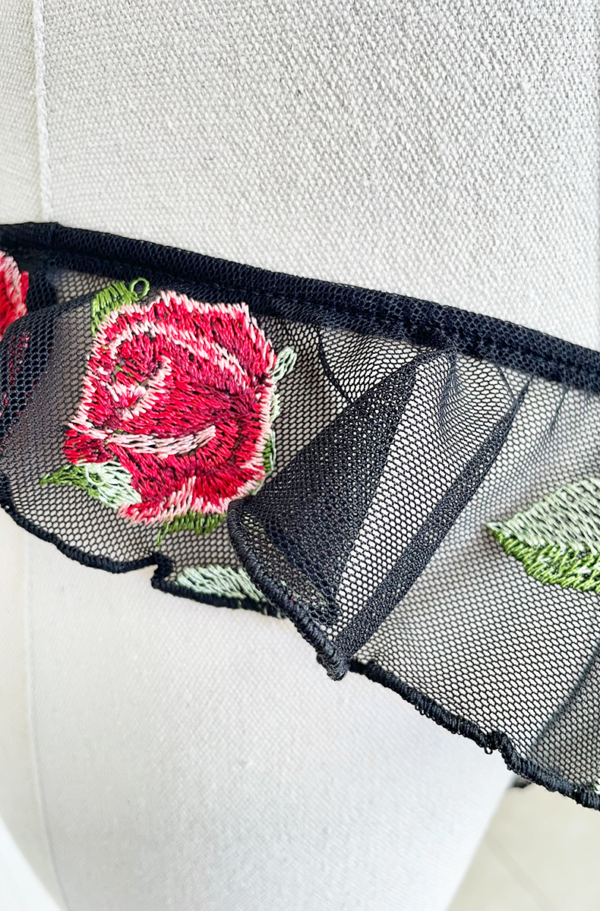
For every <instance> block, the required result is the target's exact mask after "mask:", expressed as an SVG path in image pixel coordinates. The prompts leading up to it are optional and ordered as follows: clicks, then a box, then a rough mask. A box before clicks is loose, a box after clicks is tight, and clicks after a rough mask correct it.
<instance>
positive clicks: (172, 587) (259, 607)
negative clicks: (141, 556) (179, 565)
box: [151, 567, 283, 620]
mask: <svg viewBox="0 0 600 911" xmlns="http://www.w3.org/2000/svg"><path fill="white" fill-rule="evenodd" d="M171 572H172V570H171V569H169V570H168V572H167V573H163V571H162V570H161V568H160V567H157V570H156V572H155V573H154V575H153V576H152V580H151V582H152V588H156V589H158V590H159V591H161V592H166V594H168V595H176V596H177V597H178V598H189V600H190V601H197V602H198V603H199V604H209V605H210V606H211V607H227V608H229V609H230V610H251V611H254V612H255V613H258V614H263V615H264V616H266V617H276V618H277V619H279V620H281V619H283V614H282V613H281V611H279V610H278V609H277V608H276V607H273V605H272V604H269V603H268V602H267V601H263V602H258V601H253V600H252V598H223V597H220V596H218V595H208V594H206V595H205V594H200V593H198V592H195V591H193V589H191V588H186V587H185V585H178V584H177V582H170V581H169V580H168V579H166V578H165V575H167V576H168V575H170V574H171Z"/></svg>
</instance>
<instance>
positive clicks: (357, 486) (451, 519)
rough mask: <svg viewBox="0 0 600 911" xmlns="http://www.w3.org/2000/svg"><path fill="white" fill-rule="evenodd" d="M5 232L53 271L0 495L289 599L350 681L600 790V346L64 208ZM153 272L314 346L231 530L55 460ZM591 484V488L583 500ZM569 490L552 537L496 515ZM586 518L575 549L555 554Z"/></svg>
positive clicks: (17, 403) (17, 334)
mask: <svg viewBox="0 0 600 911" xmlns="http://www.w3.org/2000/svg"><path fill="white" fill-rule="evenodd" d="M0 248H1V249H2V250H4V251H6V252H7V253H9V254H10V255H11V256H12V257H13V258H14V260H15V261H16V262H17V263H18V266H19V269H20V270H21V271H22V272H25V271H26V272H27V273H28V275H29V290H28V292H27V301H26V303H27V311H28V312H27V315H26V316H22V317H21V318H20V319H17V320H16V321H15V322H13V323H12V325H11V326H10V327H9V328H8V330H7V332H6V334H5V336H4V339H3V341H2V342H1V343H0V497H1V502H2V506H3V507H4V509H6V510H7V511H8V512H9V513H10V514H11V515H12V516H13V517H14V518H15V520H16V521H17V522H19V523H20V524H21V525H23V526H25V527H26V528H27V529H29V530H30V531H32V532H33V533H35V534H37V535H39V536H40V537H42V538H45V539H46V540H48V541H51V542H53V543H54V544H56V545H57V546H58V547H59V548H60V549H61V550H63V552H64V553H65V554H67V555H68V556H70V557H72V558H74V559H77V560H80V561H81V562H83V563H85V564H87V565H90V566H96V567H100V568H104V569H106V570H109V571H112V572H126V571H128V570H131V569H135V568H137V567H141V566H146V565H155V566H156V571H155V575H154V579H153V585H155V586H156V587H157V588H160V589H162V590H164V591H166V592H170V593H172V594H175V595H181V596H184V597H188V598H195V599H196V600H199V601H202V602H204V603H211V604H215V605H217V606H223V607H235V608H240V607H241V608H249V609H253V610H259V611H262V612H264V613H268V614H272V615H276V616H285V617H289V618H290V619H291V620H292V621H293V623H294V624H295V625H296V627H297V628H298V630H299V632H300V633H301V634H302V635H303V636H304V637H305V638H306V639H307V640H308V641H309V642H310V643H311V644H312V645H313V646H314V648H315V649H316V652H317V655H318V660H319V661H320V662H321V663H322V664H323V666H324V668H325V669H326V671H327V673H328V674H329V675H330V676H331V677H332V678H334V679H340V678H342V677H343V676H344V675H345V674H346V672H348V671H353V672H358V673H362V674H365V675H366V676H368V677H370V678H371V679H372V680H374V681H377V682H379V683H381V684H383V685H385V686H387V687H390V688H392V689H394V690H396V691H397V692H398V693H399V694H400V695H402V696H403V697H404V698H406V699H408V700H409V701H411V702H412V703H413V704H415V705H416V706H417V708H418V709H419V710H420V711H421V712H423V713H425V714H427V715H429V716H431V717H432V718H434V719H435V720H436V721H437V722H438V723H440V724H443V725H444V726H446V727H448V728H449V729H451V730H453V731H455V732H458V733H461V734H464V735H466V736H468V737H470V738H472V739H473V740H475V741H476V742H477V743H479V744H480V745H481V746H482V747H484V748H485V749H487V750H494V749H498V750H500V751H501V752H502V755H503V756H504V758H505V760H506V762H507V764H508V765H509V766H510V767H511V768H512V769H514V770H515V771H516V772H518V773H519V774H521V775H523V776H524V777H527V778H530V779H532V780H534V781H537V782H539V783H541V784H544V785H546V786H547V787H549V788H553V789H557V790H560V791H561V792H563V793H565V794H568V795H569V796H571V797H574V798H575V799H576V800H577V801H579V802H580V803H582V804H584V805H587V806H590V807H596V808H600V667H599V664H598V643H599V636H600V599H599V595H598V592H599V591H600V582H598V581H597V579H596V576H595V575H594V573H595V572H596V571H597V570H596V564H595V560H596V558H597V552H596V550H595V537H594V536H595V534H596V528H597V525H596V519H597V516H596V513H595V512H594V501H593V497H592V493H593V491H594V490H595V488H594V486H593V479H596V478H598V477H600V448H599V445H600V431H599V430H598V428H599V427H600V397H599V394H598V393H599V392H600V370H599V366H600V355H598V354H596V353H595V352H591V351H587V350H585V349H581V348H577V347H575V346H573V345H569V344H567V343H565V342H562V341H560V340H558V339H550V338H546V337H544V336H542V335H540V334H539V333H536V332H533V331H530V330H526V329H522V328H520V327H516V326H512V325H510V324H507V323H500V322H498V321H495V320H491V319H488V318H485V317H482V316H480V315H478V314H468V313H465V312H461V311H456V310H452V309H450V308H443V307H440V306H438V305H435V304H430V303H427V302H423V301H414V300H410V299H408V298H402V297H395V296H393V295H386V294H380V293H377V292H369V291H363V290H360V289H353V288H345V287H342V286H337V285H327V284H326V283H322V282H314V281H310V280H306V279H298V278H294V277H291V276H285V275H273V274H271V273H265V272H261V271H260V270H257V269H250V268H249V267H244V266H239V265H237V264H233V263H225V262H222V261H218V260H212V259H209V258H206V257H202V256H200V255H198V254H192V253H186V252H185V251H179V250H174V249H170V248H164V247H158V246H155V245H152V244H148V243H142V242H137V241H131V240H127V239H124V238H115V237H112V236H110V235H104V234H95V233H93V232H85V231H75V230H70V229H65V228H61V227H60V226H53V225H23V226H7V227H5V228H3V229H1V230H0ZM140 277H142V278H143V279H144V280H145V281H146V282H147V285H146V286H144V289H143V290H144V294H143V295H142V298H141V299H142V302H143V300H152V299H153V297H156V296H157V295H159V294H160V293H161V292H164V291H166V292H173V293H177V294H179V295H185V296H187V298H189V299H191V300H193V301H199V302H203V303H206V304H215V305H216V304H228V305H233V304H240V303H241V302H245V303H246V304H247V305H248V307H249V308H250V313H251V314H252V315H253V317H254V319H255V320H256V323H257V324H258V327H259V328H260V330H261V331H262V333H263V334H264V337H265V338H266V339H268V341H269V343H270V345H271V347H272V350H273V351H274V352H276V353H277V355H278V356H279V355H280V354H281V352H283V351H286V350H290V349H291V350H292V351H293V353H294V359H293V360H294V363H293V365H292V366H293V369H290V370H289V371H288V372H286V373H285V375H284V374H283V371H281V375H280V376H279V377H278V381H277V395H278V409H277V411H273V412H272V414H271V417H272V426H273V429H274V431H275V436H274V441H275V442H276V445H275V442H274V443H273V452H272V453H271V454H270V456H269V458H270V464H269V471H267V472H266V473H267V477H266V479H265V480H264V483H262V484H261V485H259V486H257V488H256V489H253V490H251V491H250V492H247V493H246V494H245V495H243V496H239V497H234V498H233V499H232V501H231V503H230V504H229V508H228V510H227V518H226V521H225V520H224V521H222V522H220V523H217V524H216V525H215V526H214V528H213V527H212V526H210V527H202V529H199V528H198V527H186V526H185V525H184V526H182V527H178V526H174V527H171V528H170V529H169V531H168V533H167V532H166V531H164V533H163V531H161V528H162V527H161V526H157V525H156V524H154V525H148V524H143V523H139V522H138V523H135V522H128V521H126V520H125V519H124V518H123V517H122V515H120V514H119V513H118V511H117V510H116V509H115V508H111V504H110V503H107V501H106V498H105V499H104V500H103V499H102V496H100V497H99V496H97V495H94V496H91V495H90V491H89V489H87V490H86V489H84V487H83V485H82V484H79V486H78V483H74V482H73V481H72V480H71V481H70V482H69V483H58V482H57V481H56V478H57V477H58V476H57V475H56V472H57V470H58V469H60V467H61V466H63V465H64V462H65V456H64V453H65V434H66V431H67V428H68V427H69V425H70V424H72V422H73V420H74V416H75V415H76V414H77V413H78V409H79V408H80V403H81V401H82V394H83V392H82V390H83V382H84V377H85V376H86V370H87V368H88V364H89V362H90V357H91V352H92V349H93V345H94V334H93V332H92V331H91V329H90V314H91V312H92V311H93V307H94V301H97V300H98V292H99V291H101V290H102V289H104V288H106V287H107V286H111V285H113V286H114V283H115V282H119V281H121V282H129V283H135V281H136V280H139V279H140ZM132 287H134V288H135V287H136V285H135V284H133V285H132ZM137 287H139V286H137ZM123 306H125V305H123ZM148 331H150V330H148ZM192 406H193V400H191V404H190V408H192ZM192 410H193V409H192ZM277 412H278V413H277ZM122 439H125V438H124V437H123V438H122ZM127 439H129V438H127ZM163 442H164V441H163ZM127 445H129V446H130V447H134V450H133V451H135V452H137V451H140V450H139V446H140V445H141V444H140V443H139V441H138V442H137V443H136V442H134V443H132V442H129V443H128V444H127ZM169 445H171V446H174V445H175V443H173V442H172V441H171V443H170V444H169ZM177 445H179V444H177ZM135 446H138V449H137V450H136V449H135ZM275 449H276V454H275ZM79 468H81V466H79ZM79 468H78V469H77V470H79ZM81 470H82V471H83V469H81ZM69 471H73V469H72V467H69ZM92 474H93V472H92ZM49 477H54V482H52V483H49V482H47V479H48V478H49ZM69 477H71V479H72V478H74V477H75V475H74V474H72V475H70V476H69ZM80 477H83V475H77V478H80ZM86 477H87V476H86ZM94 477H95V476H94ZM119 477H121V476H120V475H119ZM586 479H588V480H586ZM589 479H592V481H589ZM96 480H97V479H96ZM88 481H89V478H88ZM583 481H585V483H586V484H588V487H586V488H585V490H588V489H589V491H592V493H589V496H588V495H587V494H586V496H587V499H586V498H585V496H583V494H582V497H583V498H580V499H578V493H577V492H578V491H579V489H580V488H579V487H577V485H578V484H579V485H581V483H582V482H583ZM86 483H87V482H86ZM98 483H100V482H99V481H98ZM599 483H600V482H599ZM565 485H567V486H568V485H572V486H571V487H570V488H568V489H567V488H565ZM573 485H575V486H573ZM590 485H591V486H590ZM563 489H567V493H562V494H560V495H558V499H556V496H557V495H556V493H555V492H556V491H561V490H563ZM582 489H583V488H582ZM569 491H570V492H569ZM589 491H588V492H589ZM553 496H554V497H555V500H552V502H551V506H552V504H554V506H553V507H552V508H555V512H554V513H552V516H554V517H555V518H554V519H553V520H552V521H553V522H554V525H552V523H550V525H549V526H548V527H549V528H550V532H551V540H546V539H545V538H544V539H543V540H542V538H543V536H542V538H541V539H540V541H539V542H538V544H535V542H533V543H532V541H531V540H530V538H531V535H532V534H534V532H535V533H538V532H539V522H538V525H535V522H533V520H531V522H533V524H532V525H531V528H532V529H533V531H532V530H531V528H530V529H529V532H527V534H529V535H530V537H529V538H527V535H526V534H525V533H524V534H525V538H523V540H521V539H520V538H519V539H517V537H515V538H514V541H516V543H514V541H513V544H512V545H510V546H508V545H506V546H503V544H502V540H505V543H506V540H509V542H510V541H512V540H513V539H512V538H511V537H510V534H512V533H509V532H510V527H512V526H510V527H509V526H508V525H502V526H499V525H498V523H503V522H504V523H506V522H509V521H510V520H511V517H514V516H515V515H518V514H521V513H524V512H526V511H527V510H530V511H531V509H532V507H533V506H534V505H535V504H536V503H538V502H541V501H544V502H546V501H547V500H548V497H550V498H552V497H553ZM561 497H562V499H561ZM544 498H546V500H545V499H544ZM590 498H591V499H590ZM557 503H558V506H556V504H557ZM561 503H562V504H563V506H564V509H563V512H565V510H566V512H568V515H569V517H570V518H569V522H571V525H568V523H567V525H568V528H567V531H565V530H564V528H565V527H566V526H564V522H563V524H562V525H561V521H562V520H561V519H560V517H561V516H562V513H561V512H560V508H562V507H560V504H561ZM564 504H566V506H565V505H564ZM559 507H560V508H559ZM545 508H546V507H544V509H545ZM549 508H550V507H549ZM557 510H558V512H557ZM544 515H545V513H544ZM573 515H575V520H573V518H572V517H573ZM556 516H558V518H556ZM528 521H529V520H528ZM573 521H574V522H575V526H576V527H575V530H573V527H572V526H573ZM531 522H530V524H531ZM578 523H579V524H578ZM490 525H491V526H492V528H490ZM547 525H548V523H547ZM499 527H502V529H504V531H503V534H504V536H505V537H504V539H501V537H500V535H499V534H497V533H494V528H496V529H497V528H499ZM515 527H517V526H515ZM520 527H521V526H519V528H520ZM536 529H537V531H536ZM569 529H570V530H569ZM578 529H579V530H580V531H581V534H580V535H579V537H578ZM200 531H201V532H202V533H200ZM517 532H518V529H517ZM517 532H515V535H517ZM567 532H568V534H567ZM519 533H520V532H519ZM552 534H554V538H552ZM561 535H562V537H561ZM565 535H566V537H565ZM569 535H570V538H569ZM525 539H526V540H525ZM567 539H568V540H567ZM571 539H573V540H574V541H575V545H573V546H575V548H577V546H579V551H578V552H577V553H576V554H575V557H573V560H575V563H574V564H573V566H574V567H575V569H573V568H572V567H571V570H570V571H569V572H570V575H569V574H568V573H566V572H562V570H561V572H562V575H561V574H560V572H559V571H558V570H556V571H554V569H552V567H553V566H555V564H552V566H550V569H548V566H549V565H550V564H549V562H548V561H549V560H550V558H552V559H553V560H554V561H555V562H556V560H559V558H560V559H562V558H563V556H564V554H567V556H568V553H570V551H568V546H570V545H568V542H569V541H571ZM523 541H524V542H525V543H523ZM565 541H567V544H565ZM577 542H579V544H578V543H577ZM582 542H583V543H582ZM542 545H543V546H544V547H546V550H544V549H543V547H542ZM567 545H568V546H567ZM510 547H512V548H513V549H512V550H511V549H510ZM536 547H537V549H536ZM552 547H554V548H555V549H554V550H552ZM519 548H520V549H519ZM556 548H558V551H556ZM561 548H562V550H561ZM542 551H543V552H542ZM559 552H560V553H559ZM557 553H559V556H558V557H557V555H556V554H557ZM528 554H529V555H530V556H531V554H533V557H532V559H533V558H535V560H536V561H537V562H536V563H535V566H533V564H528V563H527V559H529V557H528V556H527V555H528ZM578 554H579V556H578ZM580 558H581V559H580ZM577 560H579V562H577ZM544 561H546V562H544ZM586 561H587V562H586ZM569 565H570V566H571V564H569ZM532 566H533V568H532ZM560 566H561V567H562V566H563V564H562V563H561V564H560ZM207 567H209V568H211V570H210V572H212V571H213V570H214V569H215V568H217V570H218V571H217V573H216V575H215V580H216V581H214V584H212V583H211V578H212V576H211V575H210V572H209V573H208V575H207V573H206V568H207ZM540 567H541V569H540ZM552 572H554V575H552ZM232 580H233V581H232ZM573 580H575V581H573ZM211 586H212V588H211ZM265 660H268V656H265Z"/></svg>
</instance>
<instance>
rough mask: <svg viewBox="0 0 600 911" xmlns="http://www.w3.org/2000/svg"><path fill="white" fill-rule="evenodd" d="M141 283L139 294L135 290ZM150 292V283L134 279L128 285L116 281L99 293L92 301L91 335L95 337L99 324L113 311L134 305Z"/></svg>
mask: <svg viewBox="0 0 600 911" xmlns="http://www.w3.org/2000/svg"><path fill="white" fill-rule="evenodd" d="M140 282H141V283H142V287H141V289H140V293H138V292H137V291H136V290H135V288H136V285H139V283H140ZM149 290H150V283H149V282H148V281H147V280H146V279H145V278H136V279H134V280H133V281H132V282H130V283H129V285H126V284H125V282H121V281H116V282H113V284H112V285H109V286H108V288H102V290H101V291H98V293H97V294H96V295H95V297H94V298H93V299H92V334H93V335H96V334H97V332H98V329H99V328H100V324H101V323H102V321H103V320H105V319H106V317H107V316H108V314H109V313H112V311H113V310H119V309H120V308H121V307H124V306H125V305H126V304H134V303H137V302H138V301H140V300H142V298H144V297H146V295H147V294H148V291H149Z"/></svg>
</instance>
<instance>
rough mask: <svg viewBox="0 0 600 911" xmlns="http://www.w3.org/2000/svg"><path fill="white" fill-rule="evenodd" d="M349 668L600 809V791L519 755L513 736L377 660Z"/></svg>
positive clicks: (520, 769)
mask: <svg viewBox="0 0 600 911" xmlns="http://www.w3.org/2000/svg"><path fill="white" fill-rule="evenodd" d="M350 671H352V672H353V673H355V674H362V676H363V677H368V678H369V680H372V681H373V682H374V683H380V684H381V685H382V686H385V687H387V688H388V689H390V690H393V691H394V692H395V693H398V695H399V696H402V698H403V699H405V700H406V702H409V703H410V704H411V705H413V706H414V707H415V708H416V710H417V711H418V712H419V714H421V715H425V717H426V718H431V719H432V721H435V722H436V724H439V725H440V726H441V727H443V728H446V730H447V731H450V733H451V734H460V735H461V736H462V737H467V738H468V739H469V740H473V741H474V742H475V743H476V744H477V746H479V747H481V748H482V749H483V750H485V752H486V753H488V754H491V753H493V752H494V751H495V750H498V752H499V753H500V755H501V756H502V758H503V760H504V762H505V763H506V765H507V766H508V768H509V769H510V770H511V771H512V772H515V773H516V774H517V775H520V776H521V777H522V778H526V779H527V780H528V781H531V782H533V784H539V785H542V787H544V788H547V790H548V791H557V792H558V793H559V794H564V795H565V797H571V798H572V799H573V800H574V801H575V802H576V803H579V804H581V806H583V807H587V808H589V809H592V810H600V794H594V793H593V791H590V789H589V788H580V787H577V786H576V785H573V784H572V783H571V782H570V781H567V780H566V778H564V777H563V776H562V775H555V774H554V773H552V772H549V771H548V770H547V769H544V768H543V767H542V766H541V765H538V763H536V762H532V761H531V760H530V759H524V758H523V757H522V756H519V754H518V753H517V751H516V750H515V748H514V746H513V743H512V741H511V739H510V737H508V736H507V735H506V734H505V733H504V732H503V731H489V732H487V733H486V732H485V731H482V730H481V728H480V727H479V726H478V725H476V724H474V723H473V722H472V721H468V720H467V719H466V718H461V717H460V716H458V715H453V714H452V713H451V712H448V711H446V709H443V708H442V707H441V706H439V705H438V704H437V702H434V701H433V699H429V698H428V697H427V696H424V695H423V693H420V692H419V690H415V689H413V687H410V686H407V684H406V683H403V681H402V680H400V679H399V678H398V677H396V675H395V674H392V673H391V672H390V671H387V670H384V669H383V668H381V667H379V665H377V664H376V663H375V662H369V663H368V664H362V663H361V662H360V661H356V660H353V661H351V662H350Z"/></svg>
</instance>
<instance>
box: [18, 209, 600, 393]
mask: <svg viewBox="0 0 600 911" xmlns="http://www.w3.org/2000/svg"><path fill="white" fill-rule="evenodd" d="M0 246H2V247H3V248H4V249H7V250H8V251H9V252H11V253H12V254H13V255H14V256H15V258H16V259H17V261H18V258H19V251H21V252H23V251H26V250H27V249H28V248H29V249H30V250H31V249H32V248H33V249H37V250H40V251H46V253H47V254H49V255H47V259H48V262H53V263H55V264H57V265H59V264H60V258H61V256H62V257H66V256H68V257H69V259H70V260H71V262H72V263H73V264H74V266H76V267H77V268H78V269H81V270H82V271H88V272H92V273H95V274H105V275H106V274H110V275H112V276H114V277H115V278H127V277H131V276H132V275H133V273H134V272H135V271H136V270H140V269H143V270H144V271H145V272H146V275H147V277H148V278H149V279H152V280H153V281H156V280H158V281H159V283H160V279H174V280H176V281H179V282H181V281H186V280H187V281H190V282H197V283H205V284H209V285H212V286H213V287H215V288H217V289H219V290H223V291H224V292H233V293H235V294H238V295H239V296H240V299H241V298H243V299H245V300H246V303H247V304H248V306H249V307H251V309H253V310H254V311H255V312H256V313H260V314H263V315H272V316H280V317H284V318H289V319H296V320H300V321H305V322H325V323H327V322H331V321H332V320H335V321H336V323H337V324H338V325H343V326H344V327H345V328H348V329H354V330H355V331H357V332H360V333H371V334H378V335H387V336H388V337H390V338H397V339H405V340H407V341H411V342H414V343H417V344H423V345H429V346H431V347H435V348H438V347H441V346H443V345H446V344H447V343H448V342H449V341H450V342H452V343H453V344H454V346H455V347H456V348H457V349H458V351H460V352H461V353H462V354H466V355H469V356H471V357H475V358H478V359H481V360H487V361H490V362H492V363H495V364H498V365H501V366H506V367H512V368H514V369H518V370H522V371H524V372H526V373H531V374H534V375H536V376H540V377H543V378H544V379H547V380H553V381H556V382H561V383H563V384H565V385H567V386H572V387H575V388H579V389H587V390H589V391H592V392H597V393H600V352H597V351H591V350H590V349H588V348H583V347H581V346H579V345H574V344H572V343H570V342H565V341H563V340H562V339H558V338H554V337H552V336H549V335H545V334H544V333H542V332H538V331H536V330H535V329H526V328H524V327H522V326H518V325H516V324H514V323H509V322H505V321H504V320H499V319H495V318H494V317H490V316H483V315H482V314H479V313H472V312H469V311H467V310H461V309H458V308H456V307H449V306H445V305H441V304H436V303H432V302H430V301H423V300H419V299H417V298H410V297H405V296H403V295H398V294H390V293H387V292H383V291H370V290H366V289H364V288H357V287H353V286H350V285H341V284H334V283H332V282H323V281H319V280H317V279H310V278H299V277H296V276H292V275H286V274H283V273H277V272H269V271H267V270H264V269H258V268H256V267H253V266H244V265H240V264H239V263H232V262H227V261H226V260H222V259H215V258H213V257H209V256H203V255H202V254H199V253H192V252H189V251H184V250H178V249H177V248H175V247H166V246H162V245H159V244H153V243H150V242H149V241H140V240H130V239H129V238H123V237H118V236H116V235H113V234H106V233H103V232H97V231H87V230H83V229H78V228H65V227H63V226H62V225H59V224H56V223H45V224H36V223H33V222H32V223H26V224H21V225H5V226H0ZM52 254H54V255H52ZM226 296H229V295H228V294H227V295H226ZM390 313H392V314H393V317H390Z"/></svg>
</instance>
